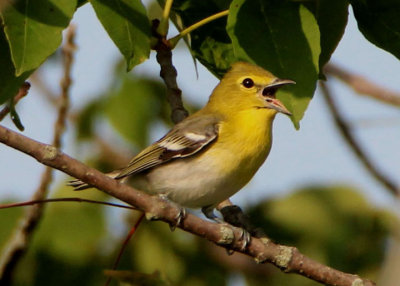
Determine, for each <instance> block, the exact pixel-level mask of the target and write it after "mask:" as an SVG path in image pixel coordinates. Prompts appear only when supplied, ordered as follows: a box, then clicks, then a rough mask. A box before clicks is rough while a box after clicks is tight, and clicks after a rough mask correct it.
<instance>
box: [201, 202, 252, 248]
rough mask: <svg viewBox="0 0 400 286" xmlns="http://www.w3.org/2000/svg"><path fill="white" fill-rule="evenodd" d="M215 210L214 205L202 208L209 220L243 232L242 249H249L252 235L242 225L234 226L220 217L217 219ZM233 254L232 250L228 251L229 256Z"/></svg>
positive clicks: (241, 235)
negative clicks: (231, 226)
mask: <svg viewBox="0 0 400 286" xmlns="http://www.w3.org/2000/svg"><path fill="white" fill-rule="evenodd" d="M214 208H215V206H214V205H211V206H207V207H202V208H201V211H202V212H203V214H204V215H205V216H206V217H207V218H209V219H211V220H213V221H215V222H216V223H220V224H225V225H233V226H236V227H238V228H239V229H240V230H241V234H240V240H242V241H243V245H242V247H241V248H242V250H245V249H246V247H247V245H248V244H249V243H250V240H251V235H250V233H249V232H248V231H247V230H246V229H245V228H243V227H242V226H240V225H234V224H232V223H231V222H230V221H227V220H225V218H224V220H222V219H220V218H219V217H217V216H216V215H215V214H214ZM232 253H233V251H231V250H229V249H228V254H229V255H231V254H232Z"/></svg>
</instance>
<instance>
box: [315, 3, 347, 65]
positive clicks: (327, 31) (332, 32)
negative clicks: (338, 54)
mask: <svg viewBox="0 0 400 286" xmlns="http://www.w3.org/2000/svg"><path fill="white" fill-rule="evenodd" d="M315 6H316V9H315V10H313V11H315V12H314V15H315V17H316V19H317V22H318V25H319V30H320V32H321V54H320V56H319V69H320V73H322V69H323V67H324V65H325V64H326V63H327V62H328V61H329V60H330V58H331V55H332V53H333V52H334V51H335V49H336V47H337V45H338V44H339V41H340V40H341V39H342V36H343V34H344V30H345V28H346V25H347V18H348V15H349V11H348V10H349V2H348V0H335V1H331V0H317V1H316V2H315ZM307 7H309V5H307Z"/></svg>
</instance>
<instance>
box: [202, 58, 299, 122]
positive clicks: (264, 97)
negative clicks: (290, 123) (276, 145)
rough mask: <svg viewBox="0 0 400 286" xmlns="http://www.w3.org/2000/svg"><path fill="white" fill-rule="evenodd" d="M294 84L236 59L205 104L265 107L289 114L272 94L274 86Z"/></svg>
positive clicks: (241, 107)
mask: <svg viewBox="0 0 400 286" xmlns="http://www.w3.org/2000/svg"><path fill="white" fill-rule="evenodd" d="M287 84H295V82H294V81H292V80H289V79H279V78H277V77H276V76H274V75H273V74H271V73H270V72H268V71H266V70H264V69H263V68H261V67H259V66H256V65H253V64H249V63H245V62H236V63H234V64H233V65H232V67H231V69H230V70H229V71H228V72H227V73H226V74H225V76H224V77H223V78H222V80H221V82H220V83H219V84H218V86H217V87H216V88H215V89H214V92H213V94H212V95H211V97H210V101H209V104H211V105H214V106H218V107H219V109H221V106H225V108H224V109H226V110H227V111H228V112H232V111H233V110H236V111H241V110H246V109H253V108H254V109H263V110H268V111H269V112H270V113H271V114H273V115H274V114H276V113H278V112H281V113H283V114H287V115H291V113H290V112H289V110H288V109H287V108H286V107H285V106H284V105H283V103H282V102H281V101H280V100H278V99H277V98H276V97H275V93H276V91H277V90H278V88H280V87H282V86H284V85H287Z"/></svg>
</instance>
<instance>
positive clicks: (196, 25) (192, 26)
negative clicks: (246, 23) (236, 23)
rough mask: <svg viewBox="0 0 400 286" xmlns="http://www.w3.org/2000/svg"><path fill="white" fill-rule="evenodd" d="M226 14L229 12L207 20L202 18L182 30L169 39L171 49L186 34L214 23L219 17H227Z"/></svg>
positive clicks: (220, 13)
mask: <svg viewBox="0 0 400 286" xmlns="http://www.w3.org/2000/svg"><path fill="white" fill-rule="evenodd" d="M228 14H229V10H224V11H221V12H219V13H216V14H214V15H211V16H209V17H207V18H204V19H202V20H200V21H198V22H197V23H194V24H193V25H191V26H189V27H187V28H185V29H183V30H182V31H181V32H180V33H179V34H178V35H176V36H175V37H173V38H171V39H169V40H168V42H169V43H170V45H171V47H175V46H176V45H177V44H178V42H179V40H180V39H182V38H183V37H185V36H186V35H187V34H189V33H191V32H192V31H194V30H196V29H198V28H199V27H201V26H203V25H205V24H208V23H210V22H211V21H214V20H216V19H219V18H221V17H225V16H228Z"/></svg>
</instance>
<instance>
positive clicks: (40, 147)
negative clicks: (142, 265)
mask: <svg viewBox="0 0 400 286" xmlns="http://www.w3.org/2000/svg"><path fill="white" fill-rule="evenodd" d="M0 142H2V143H3V144H6V145H8V146H10V147H12V148H14V149H17V150H19V151H21V152H24V153H25V154H27V155H29V156H32V157H33V158H35V159H36V160H38V161H39V162H41V163H43V164H45V165H47V166H49V167H52V168H55V169H58V170H60V171H62V172H64V173H66V174H68V175H70V176H72V177H75V178H78V179H80V180H82V181H84V182H86V183H88V184H90V185H92V186H94V187H96V188H98V189H99V190H102V191H104V192H105V193H107V194H109V195H110V196H113V197H115V198H117V199H119V200H122V201H124V202H126V203H128V204H130V205H132V206H134V207H136V208H138V209H139V210H142V211H143V212H145V214H146V218H147V219H157V220H162V221H165V222H168V223H174V222H175V219H176V216H177V215H178V214H179V212H180V210H179V209H178V208H176V207H175V206H173V205H172V204H170V203H168V202H166V201H165V200H163V199H161V198H159V197H156V196H150V195H148V194H146V193H143V192H140V191H137V190H135V189H134V188H132V187H130V186H128V185H125V184H121V183H119V182H118V181H116V180H113V179H111V178H109V177H107V176H106V175H104V174H102V173H101V172H99V171H97V170H95V169H92V168H89V167H87V166H85V165H84V164H82V163H80V162H79V161H77V160H75V159H73V158H71V157H69V156H67V155H65V154H63V153H62V152H60V151H59V150H58V149H57V148H55V147H53V146H50V145H46V144H43V143H39V142H37V141H34V140H32V139H30V138H28V137H25V136H23V135H21V134H18V133H17V132H14V131H12V130H9V129H7V128H5V127H3V126H1V125H0ZM178 227H180V228H181V229H183V230H185V231H187V232H190V233H192V234H195V235H198V236H200V237H203V238H206V239H208V240H210V241H212V242H214V243H216V244H218V245H221V246H223V247H225V248H229V249H232V250H235V251H238V252H242V253H245V254H247V255H249V256H251V257H253V258H254V259H255V260H256V261H257V262H258V263H265V262H269V263H272V264H273V265H275V266H276V267H278V268H280V269H281V270H282V271H284V272H288V273H297V274H300V275H303V276H306V277H309V278H310V279H313V280H315V281H318V282H320V283H324V284H328V285H343V286H354V285H363V286H371V285H375V284H374V283H373V282H372V281H369V280H366V279H361V278H360V277H358V276H357V275H352V274H347V273H344V272H341V271H338V270H335V269H332V268H330V267H328V266H325V265H322V264H320V263H318V262H316V261H314V260H312V259H310V258H308V257H306V256H304V255H303V254H301V253H300V252H299V251H298V250H297V249H296V248H294V247H289V246H284V245H279V244H275V243H274V242H272V241H270V240H268V239H258V238H254V237H253V238H252V240H251V243H250V244H249V245H248V247H247V248H246V249H245V250H242V245H243V242H242V241H241V239H240V237H241V230H240V229H238V228H235V227H232V228H231V227H228V226H226V225H220V224H216V223H212V222H209V221H205V220H202V219H200V218H198V217H196V216H194V215H192V214H188V215H187V216H186V218H185V219H184V220H183V222H182V224H181V225H180V226H178Z"/></svg>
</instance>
